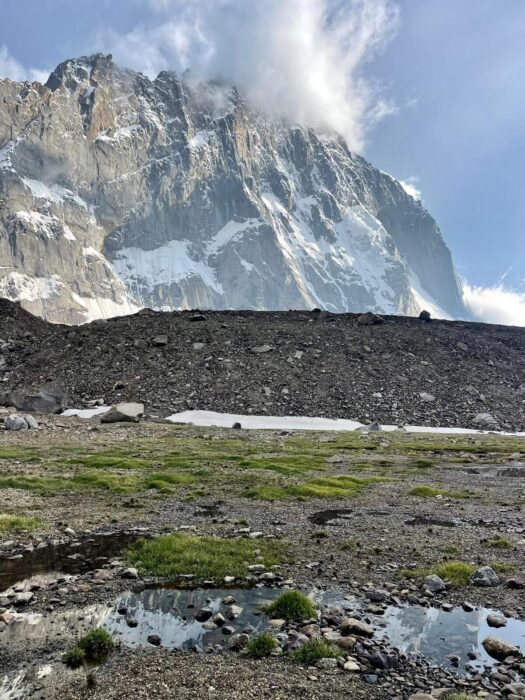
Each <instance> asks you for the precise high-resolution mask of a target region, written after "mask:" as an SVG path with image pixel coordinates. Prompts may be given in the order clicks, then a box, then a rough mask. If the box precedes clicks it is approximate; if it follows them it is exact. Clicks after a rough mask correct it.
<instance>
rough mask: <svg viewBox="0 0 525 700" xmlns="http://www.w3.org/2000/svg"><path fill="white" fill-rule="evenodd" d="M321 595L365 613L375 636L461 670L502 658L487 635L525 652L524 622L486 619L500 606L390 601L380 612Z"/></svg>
mask: <svg viewBox="0 0 525 700" xmlns="http://www.w3.org/2000/svg"><path fill="white" fill-rule="evenodd" d="M322 601H323V604H324V605H325V607H328V608H330V607H336V608H340V609H343V610H346V611H347V612H348V613H349V614H352V613H359V615H360V617H364V618H366V619H367V620H368V619H369V620H370V621H371V623H372V625H373V626H374V627H375V628H376V634H375V638H376V639H383V640H385V641H388V643H389V645H390V646H392V647H396V648H398V649H400V650H401V651H404V652H407V653H408V654H411V655H419V656H423V657H424V658H425V659H426V660H427V661H433V662H434V663H436V664H438V665H439V666H441V667H443V668H448V669H449V670H454V671H455V672H456V673H457V674H459V675H465V673H466V672H468V671H473V672H476V671H478V670H483V668H484V667H485V666H493V665H494V664H496V663H498V662H497V660H495V659H493V658H492V657H491V656H489V654H487V652H486V651H485V649H484V647H483V640H484V639H486V638H487V637H497V638H498V639H502V640H503V641H505V642H508V643H509V644H512V645H513V646H515V647H518V648H519V649H520V651H521V653H522V654H525V622H524V621H522V620H517V619H515V618H507V625H506V626H505V627H501V628H499V629H494V628H493V627H490V626H489V625H488V624H487V616H488V615H490V614H492V613H495V612H497V611H495V610H492V609H488V608H479V609H477V610H474V611H473V612H466V611H465V610H463V608H460V607H457V608H454V609H453V610H452V611H451V612H445V611H444V610H441V609H440V608H424V607H422V606H419V605H410V606H401V607H396V606H390V607H388V608H386V610H385V612H384V614H383V615H380V616H377V615H368V614H364V613H363V611H362V609H361V608H360V605H359V602H358V601H356V602H352V601H347V600H344V599H342V597H341V594H339V597H338V596H337V593H336V592H334V591H330V592H326V593H324V594H323V596H322ZM469 652H475V654H476V659H474V660H472V659H470V658H469ZM450 656H454V657H457V661H456V662H455V663H454V662H453V661H451V659H450V658H449V657H450ZM466 665H467V668H465V666H466Z"/></svg>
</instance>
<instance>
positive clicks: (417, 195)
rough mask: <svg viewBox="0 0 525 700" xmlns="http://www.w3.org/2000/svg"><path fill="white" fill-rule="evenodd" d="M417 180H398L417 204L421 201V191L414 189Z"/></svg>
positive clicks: (410, 178)
mask: <svg viewBox="0 0 525 700" xmlns="http://www.w3.org/2000/svg"><path fill="white" fill-rule="evenodd" d="M418 182H419V180H418V178H417V177H409V178H407V179H406V180H399V184H400V185H401V187H402V188H403V189H404V190H405V192H406V193H407V194H409V195H410V196H411V197H413V198H414V199H416V200H417V201H418V202H420V201H421V190H420V189H419V188H418V187H416V185H417V184H418Z"/></svg>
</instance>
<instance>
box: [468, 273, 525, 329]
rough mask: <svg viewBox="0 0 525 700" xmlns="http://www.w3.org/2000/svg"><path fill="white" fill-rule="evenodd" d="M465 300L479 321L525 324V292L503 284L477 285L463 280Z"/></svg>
mask: <svg viewBox="0 0 525 700" xmlns="http://www.w3.org/2000/svg"><path fill="white" fill-rule="evenodd" d="M463 301H464V302H465V306H466V307H467V309H468V310H469V311H470V312H471V314H472V315H473V316H474V318H476V319H477V320H479V321H484V322H485V323H501V324H504V325H506V326H525V292H516V291H512V290H509V289H506V288H505V287H504V286H503V285H502V284H497V285H495V286H494V287H477V286H471V285H470V284H468V283H465V282H463Z"/></svg>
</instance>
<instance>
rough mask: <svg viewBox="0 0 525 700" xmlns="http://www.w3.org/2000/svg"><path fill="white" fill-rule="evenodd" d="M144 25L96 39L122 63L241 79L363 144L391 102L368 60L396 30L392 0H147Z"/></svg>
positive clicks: (280, 106)
mask: <svg viewBox="0 0 525 700" xmlns="http://www.w3.org/2000/svg"><path fill="white" fill-rule="evenodd" d="M142 2H143V3H146V4H148V5H149V7H150V9H152V10H153V12H154V19H153V21H150V22H149V23H148V24H147V25H141V26H138V27H135V28H134V29H133V30H132V31H131V32H128V33H127V34H124V35H119V34H115V33H114V32H111V31H108V32H106V33H105V34H104V35H102V36H101V37H100V42H101V43H102V44H103V45H104V47H105V48H106V49H107V50H110V51H112V52H113V54H114V55H115V57H116V58H117V60H118V61H119V62H120V63H122V64H123V65H127V66H129V67H131V68H135V69H137V70H141V71H143V72H145V73H147V74H149V75H156V74H157V73H158V72H159V71H160V70H162V69H174V70H177V71H184V70H186V69H190V70H191V72H192V73H193V74H194V75H195V76H196V77H197V78H198V79H223V80H225V81H227V82H231V83H234V84H237V85H240V86H241V87H242V88H243V89H244V92H245V94H246V96H247V97H248V99H249V100H250V101H251V102H252V103H253V104H254V105H255V106H256V107H257V108H258V109H259V110H266V111H267V112H271V113H273V114H278V115H283V116H286V117H288V118H289V119H290V120H292V121H294V122H298V123H301V124H305V125H307V126H312V127H317V128H319V127H328V128H331V129H335V130H337V131H338V132H340V133H342V134H343V135H344V136H345V137H346V138H347V140H348V142H349V144H350V146H351V147H352V148H354V149H360V148H362V146H363V142H364V139H365V136H366V133H367V131H368V129H369V128H370V127H371V126H373V125H374V124H375V123H376V122H377V120H379V119H381V118H383V117H384V116H386V115H387V114H391V113H392V112H393V111H395V107H394V105H393V104H392V103H391V102H390V101H389V100H388V99H386V98H385V96H384V94H383V90H382V86H381V84H380V83H379V82H378V81H375V80H373V79H370V78H365V77H364V72H363V66H364V65H365V64H366V63H367V62H368V61H369V60H370V58H371V57H373V56H374V54H375V53H376V52H377V51H380V50H381V49H382V48H384V47H385V45H386V44H387V43H388V41H389V40H390V39H391V37H392V36H393V35H394V33H395V31H396V28H397V25H398V21H399V11H398V7H397V5H396V4H395V3H394V1H393V0H345V1H344V2H343V1H341V0H286V1H284V0H257V2H247V1H246V0H142Z"/></svg>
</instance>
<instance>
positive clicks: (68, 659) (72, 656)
mask: <svg viewBox="0 0 525 700" xmlns="http://www.w3.org/2000/svg"><path fill="white" fill-rule="evenodd" d="M62 661H63V662H64V663H65V664H66V666H67V667H68V668H80V666H82V664H83V663H84V662H85V661H86V654H85V653H84V650H83V649H81V648H80V647H79V646H76V647H71V649H68V650H67V651H66V652H65V654H64V656H63V657H62Z"/></svg>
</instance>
